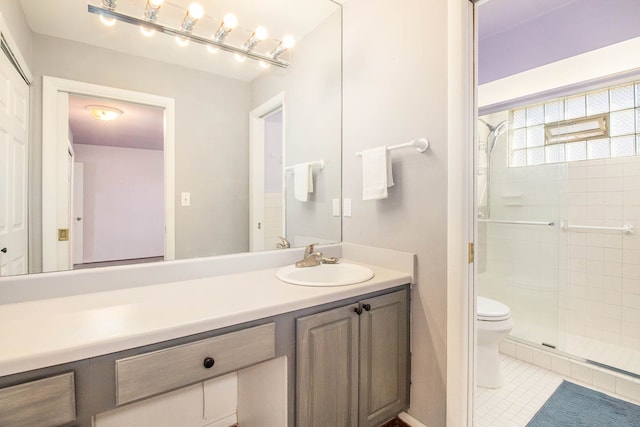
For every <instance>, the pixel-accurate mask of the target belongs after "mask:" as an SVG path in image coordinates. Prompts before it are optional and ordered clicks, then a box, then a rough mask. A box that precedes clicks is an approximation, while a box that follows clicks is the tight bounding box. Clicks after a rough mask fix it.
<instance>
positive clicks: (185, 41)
mask: <svg viewBox="0 0 640 427" xmlns="http://www.w3.org/2000/svg"><path fill="white" fill-rule="evenodd" d="M176 43H177V44H178V46H180V47H185V46H186V45H188V44H189V39H186V38H184V37H180V36H176Z"/></svg>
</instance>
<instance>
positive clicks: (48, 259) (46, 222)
mask: <svg viewBox="0 0 640 427" xmlns="http://www.w3.org/2000/svg"><path fill="white" fill-rule="evenodd" d="M42 87H43V93H42V104H43V108H42V268H43V271H56V270H58V256H57V237H58V236H57V226H56V223H57V215H58V214H57V212H59V211H60V210H59V209H57V206H58V204H59V203H60V201H59V200H58V195H57V190H56V182H57V180H58V176H59V174H60V173H61V172H60V168H59V166H58V163H59V162H58V158H59V157H58V156H57V155H56V152H58V153H59V152H60V151H59V150H57V149H56V147H57V146H58V145H59V144H60V142H59V139H57V138H56V134H61V135H67V132H68V126H69V115H68V111H67V112H66V114H65V112H64V107H62V106H61V105H59V104H58V94H59V93H66V94H69V93H73V94H77V95H85V96H95V97H101V98H109V99H115V100H121V101H126V102H133V103H137V104H144V105H149V106H153V107H158V108H162V109H163V111H164V203H165V215H164V216H165V236H164V259H165V260H172V259H175V101H174V99H173V98H167V97H163V96H157V95H151V94H146V93H142V92H135V91H130V90H124V89H117V88H112V87H108V86H100V85H95V84H90V83H84V82H78V81H74V80H65V79H59V78H55V77H49V76H43V81H42ZM67 109H68V103H67ZM65 138H66V136H65ZM65 141H66V139H65ZM67 212H69V210H68V209H67Z"/></svg>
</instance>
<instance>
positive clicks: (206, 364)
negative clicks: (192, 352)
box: [202, 357, 216, 369]
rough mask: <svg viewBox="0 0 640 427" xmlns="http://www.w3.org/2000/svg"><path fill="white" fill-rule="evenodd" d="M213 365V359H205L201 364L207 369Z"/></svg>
mask: <svg viewBox="0 0 640 427" xmlns="http://www.w3.org/2000/svg"><path fill="white" fill-rule="evenodd" d="M215 363H216V361H215V360H213V357H205V358H204V362H202V364H203V365H204V367H205V368H207V369H209V368H211V367H212V366H213V365H214V364H215Z"/></svg>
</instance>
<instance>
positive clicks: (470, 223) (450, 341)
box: [446, 0, 484, 427]
mask: <svg viewBox="0 0 640 427" xmlns="http://www.w3.org/2000/svg"><path fill="white" fill-rule="evenodd" d="M482 1H484V0H480V1H479V2H482ZM479 2H478V1H477V0H458V1H451V0H450V1H449V2H448V12H447V20H448V25H447V28H448V34H447V39H448V48H447V49H448V51H447V52H448V54H447V57H448V67H447V68H448V76H449V78H448V95H447V98H448V111H447V144H448V146H447V148H448V153H447V171H448V172H447V185H448V194H449V197H448V201H447V211H448V221H447V259H448V261H447V368H446V369H447V372H446V377H447V387H446V389H447V399H446V420H447V421H446V425H447V426H448V427H454V426H455V427H459V426H467V427H470V426H472V425H473V409H474V388H475V375H474V370H475V353H476V352H475V346H476V332H475V317H476V316H475V312H476V281H475V264H474V263H473V260H472V258H471V250H472V245H473V244H474V242H476V226H475V224H476V221H475V212H476V206H475V185H474V182H475V181H474V179H475V167H476V166H475V164H476V155H475V151H474V147H475V143H476V141H475V138H476V136H475V135H476V129H475V126H476V120H475V117H476V116H477V108H476V92H477V90H476V85H477V78H476V76H477V48H476V44H477V28H476V23H475V16H476V14H475V6H476V5H477V4H478V3H479ZM474 3H475V4H474Z"/></svg>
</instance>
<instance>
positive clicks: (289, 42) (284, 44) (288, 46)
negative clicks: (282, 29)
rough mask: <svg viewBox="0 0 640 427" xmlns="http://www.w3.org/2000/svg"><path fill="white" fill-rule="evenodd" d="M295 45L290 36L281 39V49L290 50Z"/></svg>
mask: <svg viewBox="0 0 640 427" xmlns="http://www.w3.org/2000/svg"><path fill="white" fill-rule="evenodd" d="M295 44H296V41H295V40H294V39H293V37H292V36H284V38H283V39H282V47H283V48H285V49H291V48H292V47H293V45H295Z"/></svg>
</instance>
